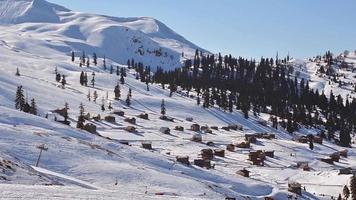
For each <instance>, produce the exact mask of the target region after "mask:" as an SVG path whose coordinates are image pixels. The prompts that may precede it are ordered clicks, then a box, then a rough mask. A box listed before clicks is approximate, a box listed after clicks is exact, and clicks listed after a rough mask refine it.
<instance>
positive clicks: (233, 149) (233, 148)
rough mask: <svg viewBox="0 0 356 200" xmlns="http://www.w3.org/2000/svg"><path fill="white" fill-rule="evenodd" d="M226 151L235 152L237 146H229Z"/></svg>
mask: <svg viewBox="0 0 356 200" xmlns="http://www.w3.org/2000/svg"><path fill="white" fill-rule="evenodd" d="M226 150H228V151H235V145H233V144H228V145H227V146H226Z"/></svg>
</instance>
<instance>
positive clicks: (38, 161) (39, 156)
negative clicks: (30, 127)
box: [36, 144, 48, 167]
mask: <svg viewBox="0 0 356 200" xmlns="http://www.w3.org/2000/svg"><path fill="white" fill-rule="evenodd" d="M37 148H38V149H40V155H38V159H37V162H36V167H38V164H39V163H40V159H41V155H42V151H47V150H48V147H46V146H45V144H42V145H39V146H37Z"/></svg>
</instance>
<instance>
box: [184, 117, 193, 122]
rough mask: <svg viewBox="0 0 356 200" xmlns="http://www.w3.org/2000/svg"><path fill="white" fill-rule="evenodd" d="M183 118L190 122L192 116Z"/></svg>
mask: <svg viewBox="0 0 356 200" xmlns="http://www.w3.org/2000/svg"><path fill="white" fill-rule="evenodd" d="M185 120H187V121H188V122H192V121H193V120H194V119H193V117H187V118H185Z"/></svg>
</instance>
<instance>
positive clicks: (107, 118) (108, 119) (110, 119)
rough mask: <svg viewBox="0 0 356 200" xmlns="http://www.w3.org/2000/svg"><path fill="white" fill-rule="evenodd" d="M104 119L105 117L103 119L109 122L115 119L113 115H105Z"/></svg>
mask: <svg viewBox="0 0 356 200" xmlns="http://www.w3.org/2000/svg"><path fill="white" fill-rule="evenodd" d="M104 119H105V121H107V122H110V123H115V122H116V119H115V117H114V116H106V117H105V118H104Z"/></svg>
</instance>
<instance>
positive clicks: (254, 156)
mask: <svg viewBox="0 0 356 200" xmlns="http://www.w3.org/2000/svg"><path fill="white" fill-rule="evenodd" d="M248 157H249V160H250V161H252V164H253V165H259V166H264V160H265V159H266V155H265V154H264V152H262V151H260V150H259V151H251V152H250V153H249V154H248Z"/></svg>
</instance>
